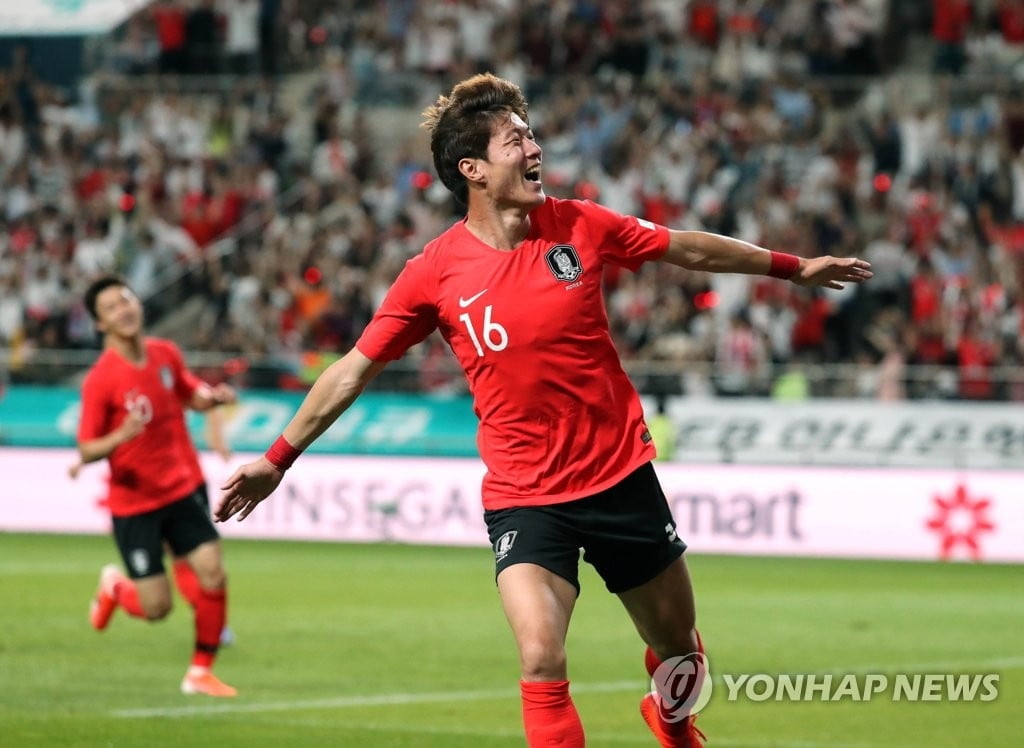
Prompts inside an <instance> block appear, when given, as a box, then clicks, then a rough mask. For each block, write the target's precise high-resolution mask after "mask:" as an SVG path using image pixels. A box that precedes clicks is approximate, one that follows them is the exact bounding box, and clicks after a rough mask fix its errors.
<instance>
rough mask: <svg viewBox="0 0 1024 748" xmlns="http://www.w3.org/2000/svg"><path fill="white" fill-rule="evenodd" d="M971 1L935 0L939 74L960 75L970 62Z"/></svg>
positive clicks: (936, 61) (936, 59)
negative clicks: (967, 42)
mask: <svg viewBox="0 0 1024 748" xmlns="http://www.w3.org/2000/svg"><path fill="white" fill-rule="evenodd" d="M971 4H972V3H971V1H970V0H932V37H934V39H935V62H934V65H933V69H934V70H935V72H936V73H952V74H953V75H959V74H960V72H961V71H962V70H963V68H964V63H965V62H966V61H967V50H966V46H965V42H966V41H967V28H968V26H969V25H970V22H971V12H972V11H971Z"/></svg>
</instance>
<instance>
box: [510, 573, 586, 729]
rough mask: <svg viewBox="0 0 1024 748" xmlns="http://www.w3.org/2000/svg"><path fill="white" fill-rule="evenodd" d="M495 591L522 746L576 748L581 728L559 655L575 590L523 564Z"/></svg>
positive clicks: (567, 626) (564, 660)
mask: <svg viewBox="0 0 1024 748" xmlns="http://www.w3.org/2000/svg"><path fill="white" fill-rule="evenodd" d="M498 591H499V593H500V595H501V603H502V607H503V608H504V610H505V617H506V618H507V619H508V622H509V625H510V626H511V627H512V633H513V635H514V636H515V640H516V646H517V647H518V649H519V665H520V671H521V681H520V690H521V694H522V701H523V726H524V729H525V731H526V742H527V745H529V746H531V747H532V746H547V745H560V746H566V747H567V748H575V747H577V746H578V747H580V748H582V746H583V744H584V740H583V725H582V724H581V723H580V718H579V715H578V714H577V712H576V707H575V706H574V705H573V703H572V699H571V697H570V696H569V678H568V670H567V667H566V654H565V637H566V633H567V631H568V628H569V619H570V618H571V616H572V610H573V607H574V605H575V604H576V588H575V587H574V586H573V585H572V584H571V583H569V582H568V581H566V580H565V579H563V578H562V577H560V576H558V575H557V574H554V573H552V572H550V571H548V570H547V569H545V568H543V567H541V566H537V565H535V564H527V563H523V564H516V565H514V566H510V567H508V568H507V569H505V570H504V571H502V572H501V573H500V574H499V575H498Z"/></svg>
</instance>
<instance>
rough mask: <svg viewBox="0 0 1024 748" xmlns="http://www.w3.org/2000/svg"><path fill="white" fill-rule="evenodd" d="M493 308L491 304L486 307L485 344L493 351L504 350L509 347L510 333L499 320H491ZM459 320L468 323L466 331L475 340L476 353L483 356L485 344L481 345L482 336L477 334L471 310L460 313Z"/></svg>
mask: <svg viewBox="0 0 1024 748" xmlns="http://www.w3.org/2000/svg"><path fill="white" fill-rule="evenodd" d="M492 308H493V307H492V306H491V305H490V304H488V305H487V306H485V307H484V330H483V332H484V334H483V339H484V345H486V346H487V347H488V348H490V349H491V350H492V351H503V350H505V349H506V348H508V333H507V332H506V331H505V328H504V327H502V326H501V325H499V324H498V323H497V322H492V321H491V309H492ZM459 321H461V322H462V323H463V324H464V325H466V332H468V333H469V339H470V340H472V341H473V347H474V348H476V355H477V356H483V355H484V349H483V346H482V345H480V338H479V336H477V334H476V328H475V327H474V326H473V320H472V319H470V317H469V312H466V313H465V314H460V315H459Z"/></svg>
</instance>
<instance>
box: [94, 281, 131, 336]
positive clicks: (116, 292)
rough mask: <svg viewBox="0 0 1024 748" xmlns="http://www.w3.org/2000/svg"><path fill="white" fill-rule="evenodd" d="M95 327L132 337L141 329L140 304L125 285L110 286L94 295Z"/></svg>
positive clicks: (104, 331) (109, 333)
mask: <svg viewBox="0 0 1024 748" xmlns="http://www.w3.org/2000/svg"><path fill="white" fill-rule="evenodd" d="M96 327H97V328H98V329H99V331H100V332H102V333H104V334H108V335H116V336H117V337H119V338H133V337H135V336H136V335H138V334H139V333H140V332H141V330H142V304H141V303H140V302H139V297H138V296H136V295H135V294H134V293H132V291H131V289H129V288H127V287H125V286H110V287H108V288H105V289H103V290H102V291H100V293H99V295H97V296H96Z"/></svg>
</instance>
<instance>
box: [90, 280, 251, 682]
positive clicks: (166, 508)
mask: <svg viewBox="0 0 1024 748" xmlns="http://www.w3.org/2000/svg"><path fill="white" fill-rule="evenodd" d="M85 306H86V308H87V309H88V310H89V312H90V313H91V314H92V316H93V319H94V320H95V321H96V327H97V329H98V330H99V331H100V332H101V333H103V353H102V354H101V355H100V357H99V359H98V360H97V361H96V363H95V364H94V365H93V367H92V369H90V371H89V373H88V374H87V375H86V377H85V381H84V383H83V384H82V415H81V420H80V423H79V427H78V452H79V456H80V458H81V462H82V463H83V464H85V463H89V462H94V461H96V460H102V459H103V458H106V459H107V460H108V461H109V463H110V493H109V496H108V505H109V507H110V513H111V515H112V517H113V525H114V538H115V540H116V542H117V546H118V549H119V550H120V552H121V557H122V559H123V561H124V565H125V568H126V569H127V570H128V576H125V575H124V574H123V573H122V572H121V571H120V570H119V569H118V568H117V566H115V565H113V564H110V565H108V566H105V567H103V570H102V571H101V573H100V584H99V588H98V590H97V593H96V598H95V599H94V600H93V603H92V608H91V610H90V621H91V623H92V625H93V626H94V627H95V628H96V629H97V630H100V631H102V630H103V629H105V628H106V627H107V624H108V623H109V622H110V617H111V616H112V615H113V613H114V611H115V610H116V608H117V607H121V608H123V609H124V610H125V611H126V612H127V613H129V614H130V615H132V616H135V617H138V618H145V619H147V620H150V621H156V620H159V619H161V618H164V617H165V616H166V615H167V614H168V613H169V612H170V610H171V590H170V584H169V583H168V580H167V575H166V573H165V570H164V562H163V555H164V546H165V544H166V546H167V547H168V548H169V549H170V550H171V552H172V553H173V554H174V555H175V557H176V559H177V560H176V561H175V565H174V571H175V576H176V581H177V584H178V589H179V590H181V592H182V594H183V596H184V597H185V599H186V600H188V602H189V603H190V604H191V605H192V607H193V609H194V611H195V650H194V653H193V655H192V662H191V664H190V666H189V668H188V670H187V671H186V673H185V677H184V678H183V680H182V682H181V690H182V692H183V693H201V694H206V695H208V696H234V695H235V694H236V691H235V689H234V688H232V687H231V686H229V685H227V684H225V683H223V682H222V681H221V680H220V679H218V678H217V677H216V676H215V675H214V674H213V673H212V672H211V669H210V668H211V666H212V665H213V661H214V658H215V657H216V654H217V648H218V645H219V643H220V637H221V632H222V630H223V629H224V625H225V622H226V619H227V579H226V576H225V573H224V566H223V560H222V555H221V546H220V538H219V535H218V534H217V530H216V528H215V527H214V526H213V523H212V522H211V521H210V515H209V509H208V505H209V504H208V501H207V498H206V483H205V480H204V478H203V474H202V470H201V469H200V466H199V459H198V456H197V454H196V449H195V447H194V446H193V444H192V441H191V439H190V438H189V435H188V430H187V428H186V426H185V411H184V408H185V407H190V408H193V409H195V410H209V409H210V408H214V407H216V406H218V405H222V404H225V403H231V402H234V401H235V392H234V390H233V389H232V388H231V387H229V386H228V385H224V384H221V385H217V386H216V387H211V386H209V385H207V384H206V383H205V382H202V381H200V380H199V379H198V378H196V376H195V375H194V374H192V372H190V371H189V370H188V368H186V366H185V362H184V360H183V359H182V356H181V352H180V351H179V350H178V348H177V347H176V346H175V345H174V344H173V343H171V342H170V341H168V340H160V339H158V338H147V337H144V336H143V333H142V304H141V303H140V302H139V299H138V298H137V297H136V296H135V294H134V293H132V291H131V289H129V288H128V286H127V285H125V283H124V281H123V280H122V279H120V278H118V277H116V276H104V277H102V278H99V279H97V280H96V281H94V282H93V283H92V284H91V285H90V286H89V288H88V290H87V291H86V294H85Z"/></svg>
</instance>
